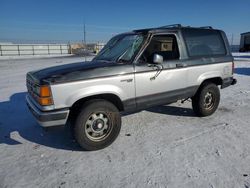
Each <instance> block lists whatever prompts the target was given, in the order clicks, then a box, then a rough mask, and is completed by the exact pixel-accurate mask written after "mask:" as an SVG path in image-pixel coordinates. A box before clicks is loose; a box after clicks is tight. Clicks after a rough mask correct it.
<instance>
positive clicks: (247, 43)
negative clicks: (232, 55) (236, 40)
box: [240, 32, 250, 52]
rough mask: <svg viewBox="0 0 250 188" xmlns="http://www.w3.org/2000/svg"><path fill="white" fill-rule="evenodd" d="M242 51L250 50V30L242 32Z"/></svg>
mask: <svg viewBox="0 0 250 188" xmlns="http://www.w3.org/2000/svg"><path fill="white" fill-rule="evenodd" d="M240 52H250V32H246V33H241V38H240Z"/></svg>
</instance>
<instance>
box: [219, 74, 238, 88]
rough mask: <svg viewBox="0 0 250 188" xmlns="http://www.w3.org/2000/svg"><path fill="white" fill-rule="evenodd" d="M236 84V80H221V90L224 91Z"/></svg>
mask: <svg viewBox="0 0 250 188" xmlns="http://www.w3.org/2000/svg"><path fill="white" fill-rule="evenodd" d="M236 83H237V80H236V79H235V78H233V77H229V78H226V79H223V80H222V84H221V89H224V88H226V87H228V86H230V85H235V84H236Z"/></svg>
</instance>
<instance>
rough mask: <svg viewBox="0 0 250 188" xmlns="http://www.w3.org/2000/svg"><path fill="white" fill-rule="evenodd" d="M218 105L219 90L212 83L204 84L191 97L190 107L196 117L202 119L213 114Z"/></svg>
mask: <svg viewBox="0 0 250 188" xmlns="http://www.w3.org/2000/svg"><path fill="white" fill-rule="evenodd" d="M219 103H220V90H219V88H218V86H217V85H215V84H214V83H205V84H204V85H203V86H201V88H200V89H199V90H198V91H197V93H196V94H195V96H194V97H192V107H193V110H194V112H195V114H196V115H198V116H201V117H204V116H209V115H211V114H213V113H214V112H215V111H216V109H217V108H218V106H219Z"/></svg>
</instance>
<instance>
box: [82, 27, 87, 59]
mask: <svg viewBox="0 0 250 188" xmlns="http://www.w3.org/2000/svg"><path fill="white" fill-rule="evenodd" d="M83 40H84V46H85V50H84V57H85V61H87V58H86V51H87V50H86V48H87V44H86V27H85V22H84V24H83Z"/></svg>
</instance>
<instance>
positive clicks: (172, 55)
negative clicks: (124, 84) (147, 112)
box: [135, 34, 187, 109]
mask: <svg viewBox="0 0 250 188" xmlns="http://www.w3.org/2000/svg"><path fill="white" fill-rule="evenodd" d="M178 41H179V39H178V36H177V35H176V34H157V35H154V36H152V38H151V40H150V42H149V44H148V45H147V47H146V48H145V49H144V51H143V52H142V53H141V56H140V57H139V58H138V59H137V60H136V63H135V89H136V104H137V108H139V109H140V108H147V107H150V106H154V105H160V104H167V103H171V102H174V101H177V100H178V99H182V98H183V96H184V95H185V87H186V83H187V69H186V67H185V64H184V61H183V60H180V59H181V58H180V57H181V53H180V50H179V47H178ZM154 54H158V55H161V56H162V57H163V62H162V63H161V64H152V63H153V62H152V61H153V60H152V57H153V55H154Z"/></svg>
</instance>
